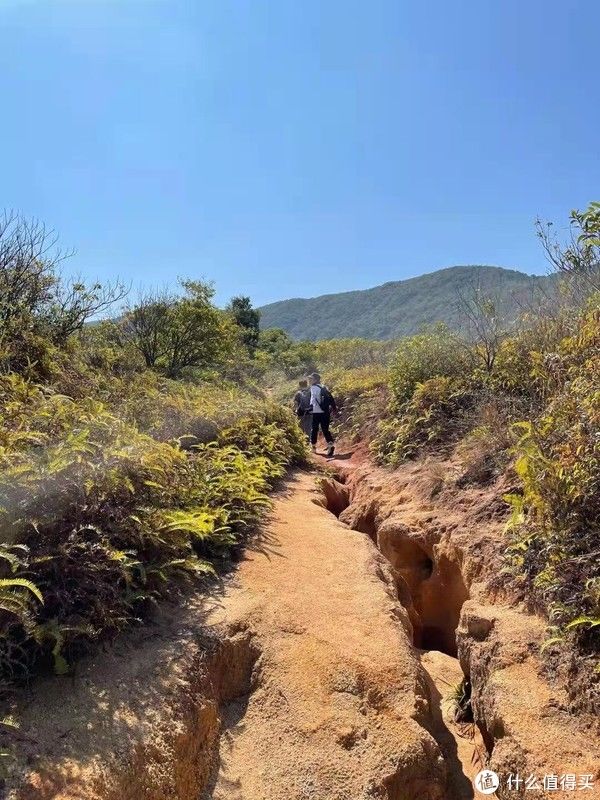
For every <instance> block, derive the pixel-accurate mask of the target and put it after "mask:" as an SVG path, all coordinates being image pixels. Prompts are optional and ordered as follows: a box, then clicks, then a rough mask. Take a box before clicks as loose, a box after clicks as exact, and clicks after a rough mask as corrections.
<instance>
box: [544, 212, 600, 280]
mask: <svg viewBox="0 0 600 800" xmlns="http://www.w3.org/2000/svg"><path fill="white" fill-rule="evenodd" d="M535 226H536V232H537V236H538V239H539V240H540V241H541V243H542V247H543V249H544V253H545V254H546V258H547V259H548V261H549V262H550V264H551V265H552V267H553V269H554V270H556V272H558V273H559V274H561V275H565V276H567V277H568V278H569V279H571V282H572V287H573V289H574V290H575V292H576V293H577V294H581V293H584V294H589V292H590V291H596V292H597V291H600V203H598V202H594V203H590V205H589V206H588V208H587V210H586V211H571V230H570V237H569V241H568V243H567V244H566V245H565V244H563V243H562V242H561V241H560V240H559V238H558V236H557V234H556V232H555V230H554V226H553V224H552V223H551V222H542V221H541V220H539V219H538V220H536V223H535Z"/></svg>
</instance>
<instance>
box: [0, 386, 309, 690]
mask: <svg viewBox="0 0 600 800" xmlns="http://www.w3.org/2000/svg"><path fill="white" fill-rule="evenodd" d="M143 377H145V379H146V387H145V389H144V386H143V381H142V383H138V382H137V380H133V381H132V382H131V383H129V384H123V383H120V382H119V381H117V382H116V383H113V384H111V387H110V391H109V392H108V395H107V396H108V397H109V399H110V400H111V402H112V403H113V408H109V407H108V406H107V405H106V404H104V403H102V402H101V401H99V400H97V399H94V398H79V399H78V400H75V399H73V398H69V397H66V396H64V395H60V394H57V393H56V392H54V391H53V390H52V389H51V388H48V387H46V388H44V387H40V386H37V385H34V384H32V383H31V382H29V381H27V380H25V379H24V378H22V377H20V376H16V375H12V374H11V375H6V376H1V377H0V404H1V408H2V416H3V423H4V424H3V426H2V428H1V429H0V541H1V542H2V543H3V544H2V545H1V546H0V671H1V673H0V683H1V685H4V686H6V685H8V684H9V683H10V682H11V681H12V680H13V679H14V678H16V677H19V676H23V675H26V674H28V673H29V672H30V671H31V670H32V669H33V668H34V666H35V665H36V664H45V663H48V664H53V665H54V668H55V670H56V671H58V672H64V671H65V670H66V669H67V668H68V665H69V662H70V661H71V660H72V659H73V658H75V657H76V656H77V655H78V653H79V652H80V651H81V650H82V648H84V647H87V646H89V644H90V643H91V642H93V641H94V640H97V639H99V638H101V637H104V636H106V635H109V634H112V633H115V632H117V631H119V630H120V629H122V628H123V627H124V626H125V625H127V624H129V623H131V622H132V621H133V620H135V619H138V618H140V617H143V616H144V615H145V614H146V613H147V612H148V609H149V608H151V606H152V605H153V604H154V603H156V602H157V601H158V600H159V599H160V598H162V597H165V596H173V595H174V594H175V593H177V592H178V591H179V590H180V588H181V587H182V586H183V585H184V584H185V583H186V582H188V581H189V580H190V579H191V578H194V577H197V576H202V575H206V574H210V573H211V572H212V571H213V569H214V566H213V565H214V563H215V559H217V560H218V559H222V558H224V557H226V556H227V553H228V552H229V550H230V548H231V547H232V546H234V545H235V544H236V543H237V542H238V541H239V538H240V536H241V535H242V534H243V533H244V531H246V530H248V527H249V526H250V525H251V524H252V523H254V522H255V521H256V520H257V519H258V517H259V515H260V514H261V512H262V511H263V510H264V508H265V506H266V505H267V504H268V502H269V501H268V498H267V496H266V494H265V492H266V489H267V488H268V487H269V486H270V485H271V484H272V482H273V481H274V480H275V479H276V478H278V477H279V476H280V475H282V473H283V471H284V468H285V466H286V465H287V464H289V463H292V462H298V461H300V460H301V459H302V458H303V457H304V445H303V442H302V438H301V436H300V434H299V432H298V430H297V426H296V424H295V420H294V418H293V416H292V414H291V413H289V412H286V411H285V410H284V409H281V408H276V407H272V406H271V405H270V404H269V403H265V401H262V402H261V404H260V405H259V404H257V403H256V401H255V399H254V398H251V397H246V396H244V395H243V394H242V393H241V392H240V391H239V390H238V391H237V392H236V391H234V390H230V391H224V390H222V389H217V388H216V387H212V388H211V387H208V388H206V389H200V388H199V387H191V386H187V387H186V386H184V385H177V384H173V383H172V382H165V383H161V382H160V381H159V379H157V378H154V379H152V378H150V377H149V374H148V373H146V374H145V376H143ZM153 381H155V382H153ZM115 386H119V387H120V391H121V392H123V393H124V399H123V402H121V403H117V402H116V400H115V395H114V394H113V393H112V392H113V390H114V388H115ZM142 400H145V403H144V402H141V401H142ZM157 400H158V402H157ZM117 407H120V411H121V412H122V414H121V415H118V414H117V413H116V409H117ZM136 418H137V419H140V420H142V421H143V422H144V424H145V426H146V428H147V430H148V431H150V432H151V433H152V434H153V435H149V433H145V432H143V431H142V430H140V427H139V425H138V424H136ZM161 418H162V422H161ZM207 421H210V423H211V425H212V426H213V427H212V428H210V430H209V429H208V428H207ZM165 426H166V427H165ZM224 426H228V427H226V428H224V429H223V427H224ZM167 429H168V433H169V436H168V437H167ZM187 431H192V433H193V437H194V438H193V442H194V443H195V444H194V445H193V446H189V443H190V439H189V436H187V435H186V432H187ZM202 432H203V433H204V434H206V435H204V437H203V441H200V440H201V436H200V434H201V433H202ZM170 434H175V435H176V436H178V437H180V440H181V442H186V443H187V444H188V448H187V450H184V449H182V447H181V446H180V441H178V440H177V439H174V438H173V436H171V435H170ZM155 437H158V438H155ZM162 438H165V439H166V438H169V441H160V440H159V439H162ZM42 600H43V602H42Z"/></svg>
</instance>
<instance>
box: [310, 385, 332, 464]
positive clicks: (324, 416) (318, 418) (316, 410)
mask: <svg viewBox="0 0 600 800" xmlns="http://www.w3.org/2000/svg"><path fill="white" fill-rule="evenodd" d="M310 401H311V407H312V428H311V432H310V444H311V447H312V451H313V453H315V452H316V450H317V438H318V436H319V428H321V430H322V431H323V436H324V437H325V441H326V442H327V457H328V458H331V457H332V456H333V454H334V452H335V445H334V438H333V435H332V433H331V431H330V430H329V423H330V422H331V413H332V412H337V406H336V404H335V400H334V397H333V395H332V394H331V392H330V391H329V389H328V388H327V387H326V386H323V385H322V384H321V376H320V375H319V373H318V372H313V374H312V375H311V376H310Z"/></svg>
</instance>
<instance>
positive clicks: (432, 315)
mask: <svg viewBox="0 0 600 800" xmlns="http://www.w3.org/2000/svg"><path fill="white" fill-rule="evenodd" d="M553 277H554V276H549V275H528V274H526V273H524V272H521V271H519V270H516V269H509V268H506V267H497V266H491V265H477V264H475V265H457V266H452V267H445V268H443V269H439V270H434V271H432V272H427V273H424V274H423V275H418V276H415V277H412V278H406V279H404V280H400V281H387V282H386V283H383V284H380V285H378V286H374V287H372V288H369V289H354V290H350V291H346V292H333V293H328V294H323V295H319V296H317V297H309V298H302V297H296V298H290V299H287V300H278V301H276V302H274V303H269V304H268V305H265V306H262V307H261V308H260V309H259V310H260V312H261V328H263V329H266V328H283V330H285V331H286V332H287V333H288V334H289V335H290V336H292V338H294V339H311V340H319V339H331V338H344V337H348V336H349V337H355V336H361V337H365V338H370V339H392V338H397V337H400V336H407V335H411V334H413V333H416V332H417V331H418V330H419V329H420V328H422V327H423V326H425V325H430V324H433V323H436V322H444V323H446V324H447V325H449V326H450V327H452V328H456V327H457V326H458V313H457V304H458V295H459V293H460V292H463V293H466V292H469V291H472V289H473V287H474V286H480V287H481V289H482V291H484V292H490V293H493V294H494V296H497V297H498V298H499V299H500V300H501V301H502V302H501V306H502V308H503V310H504V314H503V316H505V317H506V321H507V322H508V323H510V321H511V319H512V317H514V316H515V315H516V314H517V312H518V309H519V308H520V307H521V306H520V304H522V303H523V302H525V301H526V298H527V295H528V294H531V293H532V292H539V291H542V292H543V291H547V290H548V289H549V288H550V287H551V286H552V282H553Z"/></svg>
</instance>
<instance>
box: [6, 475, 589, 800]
mask: <svg viewBox="0 0 600 800" xmlns="http://www.w3.org/2000/svg"><path fill="white" fill-rule="evenodd" d="M348 468H349V470H350V471H351V470H352V468H351V467H348ZM339 477H340V478H341V479H342V480H344V479H345V478H344V476H343V475H341V476H339ZM321 483H322V485H321V486H320V487H319V485H318V484H319V480H318V479H317V476H316V475H315V474H314V473H309V472H296V473H295V474H293V475H292V476H291V477H289V479H288V480H287V481H286V482H285V484H284V486H283V488H281V489H280V490H279V491H278V492H277V493H276V495H275V497H274V508H273V511H272V513H271V514H270V516H269V518H268V519H267V520H266V522H265V523H264V524H263V525H262V526H261V529H260V531H259V532H257V534H256V535H255V536H253V537H252V538H251V539H250V541H249V543H248V545H247V547H246V549H245V551H244V554H243V556H242V559H241V561H240V563H239V565H238V566H237V568H236V570H235V571H233V572H232V574H231V575H229V576H228V577H226V578H225V579H224V581H223V583H222V585H221V586H220V588H219V590H218V591H216V592H213V594H212V596H211V597H208V598H207V597H202V598H201V599H200V598H199V599H194V600H191V601H190V602H188V603H187V604H186V607H185V608H184V609H180V608H177V607H174V608H171V609H170V610H167V611H166V612H165V613H164V614H163V617H162V620H160V621H159V622H158V623H157V625H156V626H155V628H154V630H153V631H150V632H148V631H146V632H145V633H144V632H137V633H135V634H132V635H131V636H129V637H123V639H122V640H121V641H119V642H117V644H116V645H115V646H114V647H113V648H111V650H110V652H109V653H108V654H100V655H97V656H95V657H94V658H92V659H90V660H89V661H88V662H87V663H84V664H83V666H82V668H81V669H80V672H79V674H78V676H77V678H76V679H75V680H74V681H72V682H71V684H70V686H69V691H68V692H65V691H64V685H65V684H64V683H63V682H62V681H57V680H48V681H40V682H39V684H37V685H36V686H34V687H32V689H31V691H30V693H29V699H28V702H27V703H26V704H24V706H23V708H22V709H21V717H22V720H23V722H22V730H23V732H24V735H28V734H31V735H32V737H35V740H36V746H35V753H33V754H32V758H31V762H32V764H35V766H34V767H32V768H31V769H30V771H29V772H28V774H27V775H26V776H25V780H24V782H22V784H21V786H20V788H16V789H13V791H12V793H11V794H10V795H9V796H10V797H11V798H13V799H14V800H50V798H52V799H53V800H141V799H142V798H144V800H167V799H169V800H171V799H172V800H198V799H199V798H200V800H349V798H351V800H372V799H373V798H382V799H383V798H387V800H463V799H464V798H472V797H473V796H474V791H473V782H472V781H473V777H474V775H475V774H476V773H477V772H478V771H479V769H481V766H482V757H483V755H484V753H485V747H484V744H483V739H482V736H481V734H480V732H479V730H478V729H477V727H476V726H475V725H473V724H471V725H468V724H467V725H464V724H463V725H461V724H458V723H455V722H453V715H452V712H451V709H450V708H449V704H448V702H447V700H446V698H447V697H448V695H449V694H450V693H451V692H452V691H453V689H454V688H455V687H456V686H458V685H459V684H460V682H461V680H462V678H463V670H462V669H461V666H460V665H459V662H458V660H457V659H456V658H455V657H454V656H455V653H454V654H452V653H448V652H446V653H444V652H440V651H437V650H435V649H433V648H432V649H429V650H426V649H425V650H424V649H417V647H416V646H415V644H413V636H414V635H415V627H414V620H415V615H414V609H413V608H411V607H410V603H407V602H406V598H404V601H405V604H404V605H403V604H402V603H401V602H400V600H399V599H398V586H399V582H398V580H399V579H398V576H397V574H396V573H395V571H394V569H393V568H392V564H391V563H390V561H389V560H388V559H387V558H385V557H384V555H383V554H382V553H381V552H380V551H379V550H378V549H377V547H376V546H375V544H374V542H373V537H372V536H371V535H369V531H362V532H361V531H360V530H353V529H352V528H351V527H350V526H348V525H347V524H344V523H343V522H341V521H339V520H338V519H337V516H338V515H340V514H342V518H343V517H344V514H343V511H344V509H345V508H346V507H347V506H348V503H349V500H348V492H347V490H346V488H345V487H344V485H343V483H338V482H335V481H327V480H325V481H321ZM359 527H360V526H359ZM430 574H431V570H430ZM411 580H412V579H411ZM448 597H451V595H448ZM437 602H438V603H439V604H443V603H444V594H443V593H442V594H440V595H438V597H437ZM461 602H462V601H461ZM411 619H412V622H411ZM456 622H457V620H455V621H454V624H456ZM431 630H433V629H431ZM429 639H430V641H433V640H434V639H435V637H434V634H433V633H430V635H429ZM439 641H443V638H440V639H439ZM420 647H421V648H422V647H423V644H422V643H421V645H420ZM587 796H589V797H592V796H593V795H592V794H591V793H589V794H588V795H587Z"/></svg>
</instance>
